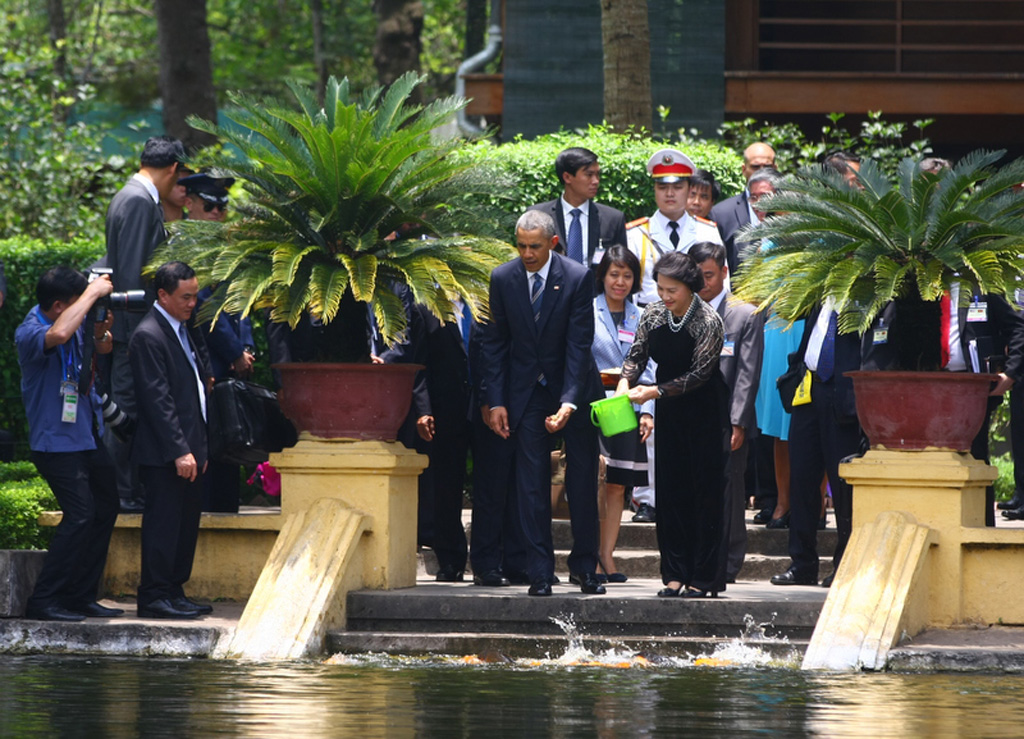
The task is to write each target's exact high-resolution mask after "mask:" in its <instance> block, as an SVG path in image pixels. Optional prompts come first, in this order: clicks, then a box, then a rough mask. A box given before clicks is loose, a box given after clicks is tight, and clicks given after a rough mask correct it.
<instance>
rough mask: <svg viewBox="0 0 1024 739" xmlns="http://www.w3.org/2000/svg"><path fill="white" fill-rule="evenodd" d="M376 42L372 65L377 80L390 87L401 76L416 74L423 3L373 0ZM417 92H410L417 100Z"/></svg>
mask: <svg viewBox="0 0 1024 739" xmlns="http://www.w3.org/2000/svg"><path fill="white" fill-rule="evenodd" d="M373 10H374V13H375V14H376V15H377V39H376V42H375V43H374V45H373V63H374V65H375V66H376V67H377V80H378V81H379V82H380V83H381V84H382V85H390V84H391V83H392V82H394V81H395V80H396V79H398V78H399V77H401V76H402V75H403V74H404V73H406V72H409V71H415V72H418V71H419V69H420V52H421V51H422V50H423V42H422V40H421V38H420V33H421V32H422V30H423V3H421V2H419V0H375V2H374V4H373ZM418 94H419V88H417V89H416V90H414V91H413V96H418Z"/></svg>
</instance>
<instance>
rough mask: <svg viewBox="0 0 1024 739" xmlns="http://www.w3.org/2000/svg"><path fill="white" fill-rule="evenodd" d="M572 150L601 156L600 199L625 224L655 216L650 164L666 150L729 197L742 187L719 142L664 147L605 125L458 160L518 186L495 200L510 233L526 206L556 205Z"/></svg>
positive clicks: (480, 149) (478, 149)
mask: <svg viewBox="0 0 1024 739" xmlns="http://www.w3.org/2000/svg"><path fill="white" fill-rule="evenodd" d="M570 146H582V147H585V148H587V149H590V150H591V151H593V152H594V153H596V154H597V155H598V157H600V160H601V190H600V192H599V193H598V196H597V198H598V200H600V202H602V203H604V204H605V205H610V206H612V207H613V208H618V209H619V210H621V211H622V212H623V213H625V214H626V218H627V220H632V219H634V218H639V217H641V216H649V215H650V214H651V213H653V212H654V190H653V186H652V184H651V178H650V177H648V176H647V169H646V167H647V160H648V159H649V158H650V156H651V154H653V153H654V152H656V151H657V150H658V149H662V148H665V147H666V146H671V147H675V148H679V149H680V150H681V151H682V152H683V153H684V154H686V155H687V156H689V157H690V158H691V159H693V162H694V164H696V165H697V166H698V167H701V168H703V169H707V170H709V171H711V172H713V173H714V175H715V177H716V178H717V179H718V180H719V181H720V182H721V183H722V192H723V195H725V196H728V195H731V194H734V193H736V192H738V191H739V189H740V188H741V187H742V183H743V179H742V175H741V173H740V167H741V166H742V164H743V159H742V157H741V156H740V155H739V154H737V153H736V152H735V151H733V150H732V149H730V148H729V147H727V146H726V145H724V144H722V143H721V142H718V141H696V140H693V141H686V142H683V143H679V144H675V143H665V142H662V141H657V140H655V139H652V138H650V137H648V136H640V135H638V134H635V133H626V134H619V133H614V132H612V131H610V130H609V129H608V128H607V127H606V126H590V127H589V128H588V129H587V130H586V131H582V132H569V131H560V132H558V133H552V134H547V135H545V136H539V137H537V138H536V139H532V140H529V141H527V140H524V139H522V138H516V139H515V140H514V141H511V142H509V143H507V144H502V145H501V146H493V145H492V144H488V143H480V144H477V145H475V146H471V147H466V148H465V149H463V150H462V152H460V156H469V157H472V158H473V159H475V160H477V161H479V162H483V163H487V164H490V165H491V166H493V167H494V168H496V169H497V170H498V171H499V172H501V173H502V174H503V175H505V176H508V177H511V178H512V179H513V181H515V183H516V190H515V192H512V193H508V194H507V195H506V196H505V197H503V198H501V199H499V198H494V199H493V203H492V204H493V205H496V206H498V207H499V208H501V209H502V210H503V211H505V212H506V213H507V214H508V216H509V220H510V222H509V224H508V230H509V231H511V228H512V226H513V225H514V221H515V218H516V217H518V216H519V215H520V214H521V213H522V212H523V211H524V210H526V208H527V207H529V206H531V205H533V204H534V203H539V202H543V201H545V200H552V199H554V198H555V197H557V196H558V195H559V194H560V193H561V191H562V188H561V186H560V184H559V182H558V179H557V178H556V177H555V157H557V156H558V152H560V151H562V150H563V149H567V148H569V147H570Z"/></svg>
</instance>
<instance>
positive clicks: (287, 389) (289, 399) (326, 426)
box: [274, 362, 422, 441]
mask: <svg viewBox="0 0 1024 739" xmlns="http://www.w3.org/2000/svg"><path fill="white" fill-rule="evenodd" d="M274 369H276V370H278V371H279V372H280V373H281V392H280V393H278V399H279V400H280V402H281V410H283V411H284V414H285V415H286V416H288V418H289V419H291V421H292V423H294V424H295V427H296V428H297V429H298V430H299V431H308V432H309V433H310V434H312V435H313V436H319V437H322V438H325V439H380V440H383V441H393V440H394V439H395V437H396V436H397V435H398V429H399V427H401V425H402V421H404V420H405V416H406V414H407V413H408V412H409V406H410V405H411V403H412V384H413V379H414V378H415V376H416V372H417V371H418V370H420V369H422V366H421V365H418V364H342V363H338V364H329V363H316V362H291V363H285V364H275V365H274Z"/></svg>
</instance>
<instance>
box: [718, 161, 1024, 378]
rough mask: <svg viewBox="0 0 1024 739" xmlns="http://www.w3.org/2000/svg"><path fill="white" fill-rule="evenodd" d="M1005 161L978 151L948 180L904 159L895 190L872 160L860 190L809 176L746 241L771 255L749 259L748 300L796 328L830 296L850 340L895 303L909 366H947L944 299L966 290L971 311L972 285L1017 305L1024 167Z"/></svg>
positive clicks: (799, 179) (826, 176) (822, 175)
mask: <svg viewBox="0 0 1024 739" xmlns="http://www.w3.org/2000/svg"><path fill="white" fill-rule="evenodd" d="M1002 155H1003V152H975V153H973V154H970V155H968V156H967V157H965V158H964V159H962V160H961V161H960V162H958V163H957V164H956V165H955V166H954V167H952V168H950V169H946V170H944V171H942V172H941V173H940V174H928V173H922V172H920V171H919V170H918V169H917V167H916V164H915V162H914V161H913V160H912V159H909V158H908V159H904V160H903V161H902V162H901V163H900V166H899V168H898V172H897V176H896V181H895V183H893V182H890V181H889V180H888V179H886V177H885V176H884V175H883V174H882V172H881V171H880V170H879V168H878V167H877V166H876V165H875V164H874V163H873V162H871V161H866V162H864V164H863V165H862V167H861V169H860V172H859V173H858V180H859V184H860V187H851V186H849V185H847V184H846V182H845V181H844V180H843V178H842V177H841V176H839V175H837V174H834V173H831V172H828V171H825V170H824V169H823V168H821V167H816V168H810V169H805V170H802V171H801V172H800V174H799V175H798V176H796V177H792V178H789V179H788V180H787V181H786V183H785V186H784V188H783V189H782V190H781V191H780V192H779V193H777V194H775V195H773V196H772V197H771V198H770V200H769V199H767V198H766V199H765V200H762V201H761V203H760V205H764V206H765V207H766V208H767V209H769V210H771V211H774V212H777V213H778V215H773V216H769V217H768V218H767V219H766V220H765V221H764V222H763V224H762V225H761V226H760V227H757V228H751V229H749V230H748V231H747V232H746V238H748V239H763V240H766V241H768V242H770V245H771V246H770V248H768V249H762V250H760V251H759V252H757V253H755V254H752V255H750V256H749V257H748V259H747V260H746V261H745V262H744V264H743V269H742V271H741V272H740V273H739V274H738V275H737V283H738V289H737V294H738V296H739V297H741V298H743V299H745V300H749V301H750V302H753V303H755V304H757V305H759V306H762V307H766V306H769V305H770V306H771V307H772V310H773V311H774V313H775V314H776V315H777V316H778V317H780V318H781V319H783V320H785V321H788V322H790V323H792V322H793V321H795V320H797V319H799V318H801V317H804V316H806V315H807V314H808V313H810V311H811V310H812V309H813V308H814V306H815V305H817V304H819V303H823V302H824V301H825V300H826V299H828V298H831V299H832V300H834V301H835V305H836V307H837V310H838V311H839V314H840V318H839V330H840V332H843V333H849V332H858V333H863V332H864V331H866V330H867V329H868V327H870V326H871V324H872V322H873V321H874V319H875V317H876V316H877V315H878V313H879V312H880V311H881V310H882V308H883V307H885V306H886V305H887V304H888V303H889V302H891V301H896V302H897V316H902V325H901V326H900V327H899V335H900V336H899V340H898V341H897V340H896V337H894V336H892V333H890V337H891V338H890V340H891V341H897V343H898V344H899V345H900V349H901V350H902V351H901V356H902V357H904V358H906V357H912V358H914V359H904V360H903V362H902V364H903V366H901V367H899V369H934V368H937V366H936V365H937V362H938V357H939V346H940V340H939V335H940V332H939V315H940V314H939V307H938V306H939V303H938V301H939V300H940V298H941V297H942V295H943V293H944V292H945V291H947V290H948V289H949V287H950V285H951V284H952V283H954V282H959V283H961V285H963V288H962V289H961V290H960V295H961V297H962V300H964V301H965V302H966V300H967V299H968V298H969V296H970V294H971V290H969V289H967V288H968V286H969V287H970V288H972V289H977V290H978V291H980V292H981V293H983V294H995V295H1000V296H1004V297H1012V295H1013V292H1014V290H1015V289H1016V288H1017V287H1018V285H1019V282H1018V281H1019V280H1020V278H1021V276H1022V274H1024V256H1022V255H1024V195H1022V194H1021V192H1020V190H1019V189H1018V186H1019V185H1020V183H1021V182H1024V160H1017V161H1014V162H1012V163H1010V164H1008V165H1006V166H1004V167H1001V168H997V167H996V166H995V163H996V162H997V161H998V160H999V159H1000V158H1001V157H1002ZM901 307H902V309H901ZM915 308H917V309H920V308H924V309H925V310H924V311H923V312H922V311H920V310H915ZM922 313H923V314H924V316H926V317H922ZM921 321H924V322H925V323H923V324H922V323H921ZM894 330H895V329H894ZM908 362H913V363H915V364H916V365H917V366H906V365H907V363H908Z"/></svg>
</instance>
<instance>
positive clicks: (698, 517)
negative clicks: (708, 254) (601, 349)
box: [618, 252, 731, 597]
mask: <svg viewBox="0 0 1024 739" xmlns="http://www.w3.org/2000/svg"><path fill="white" fill-rule="evenodd" d="M654 276H655V280H656V281H657V283H658V297H659V298H661V300H659V301H658V302H655V303H651V304H650V305H648V306H647V308H646V309H645V310H644V313H643V315H642V316H641V318H640V324H639V326H638V327H637V331H636V338H635V339H634V341H633V346H632V348H631V349H630V351H629V354H628V356H627V357H626V360H625V362H624V363H623V366H622V379H621V380H620V382H619V386H618V392H619V393H625V392H628V393H629V397H630V400H632V401H633V402H634V403H642V402H644V401H645V400H648V399H651V398H653V399H654V400H655V413H654V419H655V435H654V437H655V440H654V445H655V446H654V477H655V491H656V495H657V501H658V518H657V522H656V525H657V535H658V548H659V550H660V551H661V577H662V582H663V583H664V585H665V588H664V589H663V590H661V591H660V592H659V593H658V594H659V595H663V596H675V595H682V596H683V597H708V596H710V597H714V596H715V595H716V594H717V593H719V592H721V591H723V590H725V567H724V557H722V556H721V552H722V549H721V543H722V526H723V512H724V498H723V495H724V491H725V465H726V459H727V455H728V449H729V432H730V430H731V428H730V426H729V416H728V398H729V391H728V388H727V386H726V384H725V380H724V379H723V377H722V373H721V372H720V371H719V369H718V358H719V355H720V353H721V351H722V344H723V339H724V331H723V328H722V321H721V319H720V318H719V316H718V313H717V312H716V311H715V310H714V309H713V308H712V307H711V306H710V305H708V304H707V303H705V302H704V301H703V300H701V298H700V296H698V295H697V293H698V292H699V291H700V290H701V289H702V288H703V286H704V278H703V275H702V274H701V271H700V269H699V268H698V267H697V265H696V264H695V263H694V261H693V259H692V258H691V257H689V256H688V255H686V254H682V253H679V252H670V253H669V254H666V255H665V256H664V257H662V258H661V259H660V260H659V261H658V264H657V265H656V266H655V268H654ZM648 359H653V360H654V361H656V362H657V364H658V366H657V372H656V380H657V384H656V385H636V383H637V381H638V379H639V377H640V375H641V374H642V373H643V371H644V368H645V367H646V366H647V362H648Z"/></svg>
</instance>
